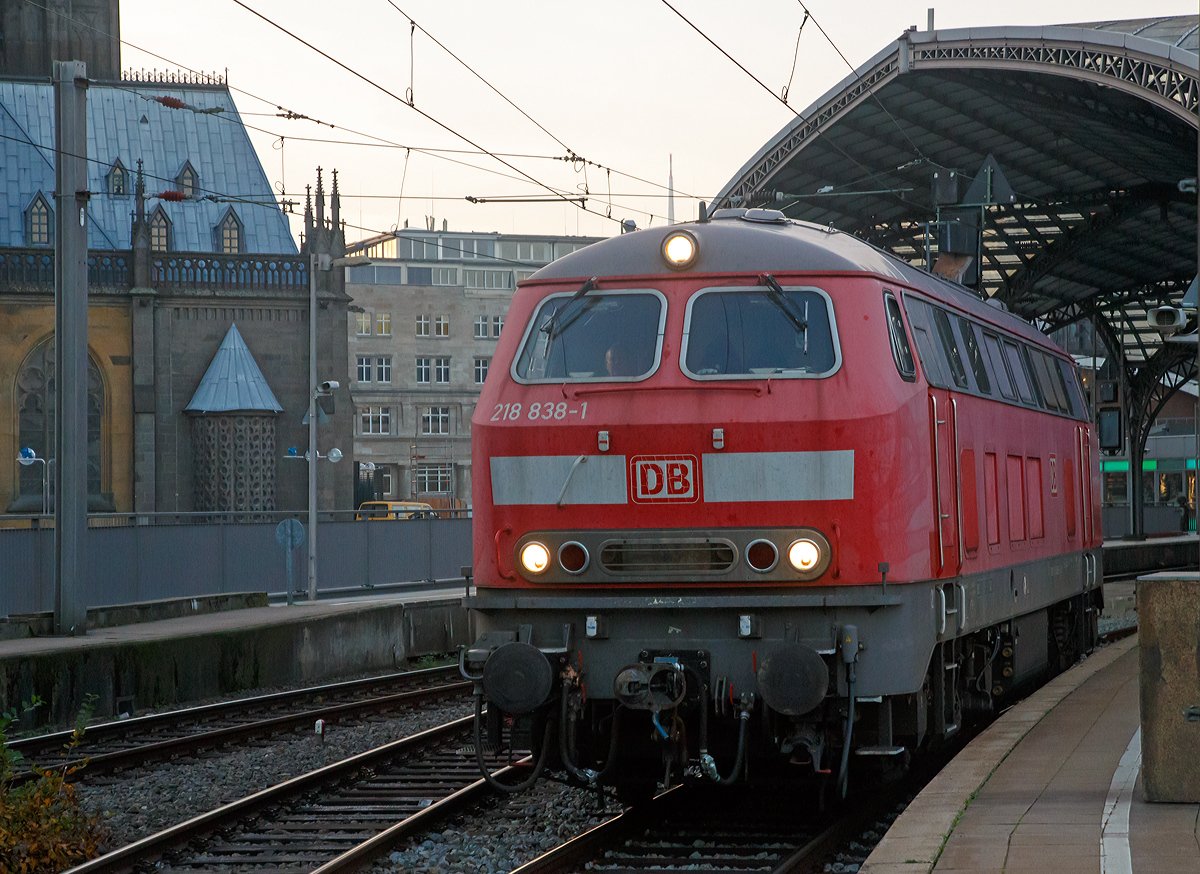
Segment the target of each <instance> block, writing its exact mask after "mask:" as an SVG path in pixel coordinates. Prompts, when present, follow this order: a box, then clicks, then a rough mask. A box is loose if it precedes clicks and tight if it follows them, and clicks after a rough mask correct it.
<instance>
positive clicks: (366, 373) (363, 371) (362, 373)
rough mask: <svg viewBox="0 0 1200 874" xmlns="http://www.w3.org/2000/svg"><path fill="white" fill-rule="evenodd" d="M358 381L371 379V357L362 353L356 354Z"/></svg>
mask: <svg viewBox="0 0 1200 874" xmlns="http://www.w3.org/2000/svg"><path fill="white" fill-rule="evenodd" d="M358 381H359V382H370V381H371V359H370V358H368V357H364V356H362V355H359V356H358Z"/></svg>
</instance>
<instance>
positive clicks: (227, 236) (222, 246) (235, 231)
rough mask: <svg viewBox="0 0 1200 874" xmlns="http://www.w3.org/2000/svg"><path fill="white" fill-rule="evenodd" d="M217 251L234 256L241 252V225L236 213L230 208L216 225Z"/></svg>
mask: <svg viewBox="0 0 1200 874" xmlns="http://www.w3.org/2000/svg"><path fill="white" fill-rule="evenodd" d="M216 230H217V233H216V237H217V239H216V244H217V247H216V248H217V251H218V252H221V253H223V254H225V255H236V254H238V253H239V252H241V251H242V223H241V220H239V219H238V217H237V213H236V212H234V211H233V208H232V207H230V209H229V211H228V212H226V213H225V217H224V218H223V219H221V223H220V224H219V225H217V229H216Z"/></svg>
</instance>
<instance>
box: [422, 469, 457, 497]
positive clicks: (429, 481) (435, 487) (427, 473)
mask: <svg viewBox="0 0 1200 874" xmlns="http://www.w3.org/2000/svg"><path fill="white" fill-rule="evenodd" d="M452 473H453V469H452V467H451V465H449V464H419V465H417V492H418V493H420V494H423V495H433V494H440V495H448V494H450V481H451V478H452V476H451V475H452Z"/></svg>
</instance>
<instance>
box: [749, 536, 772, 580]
mask: <svg viewBox="0 0 1200 874" xmlns="http://www.w3.org/2000/svg"><path fill="white" fill-rule="evenodd" d="M777 561H779V551H778V550H777V549H776V548H775V544H774V543H772V542H771V541H769V540H755V541H754V542H753V543H751V544H750V545H749V546H747V547H746V564H748V565H750V567H751V568H753V569H754V570H756V571H758V572H759V573H760V574H764V573H766V572H767V571H769V570H771V569H772V568H774V567H775V563H776V562H777Z"/></svg>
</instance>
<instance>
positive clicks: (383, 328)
mask: <svg viewBox="0 0 1200 874" xmlns="http://www.w3.org/2000/svg"><path fill="white" fill-rule="evenodd" d="M375 333H376V334H378V335H379V336H380V337H390V336H392V314H391V313H376V314H375Z"/></svg>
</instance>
